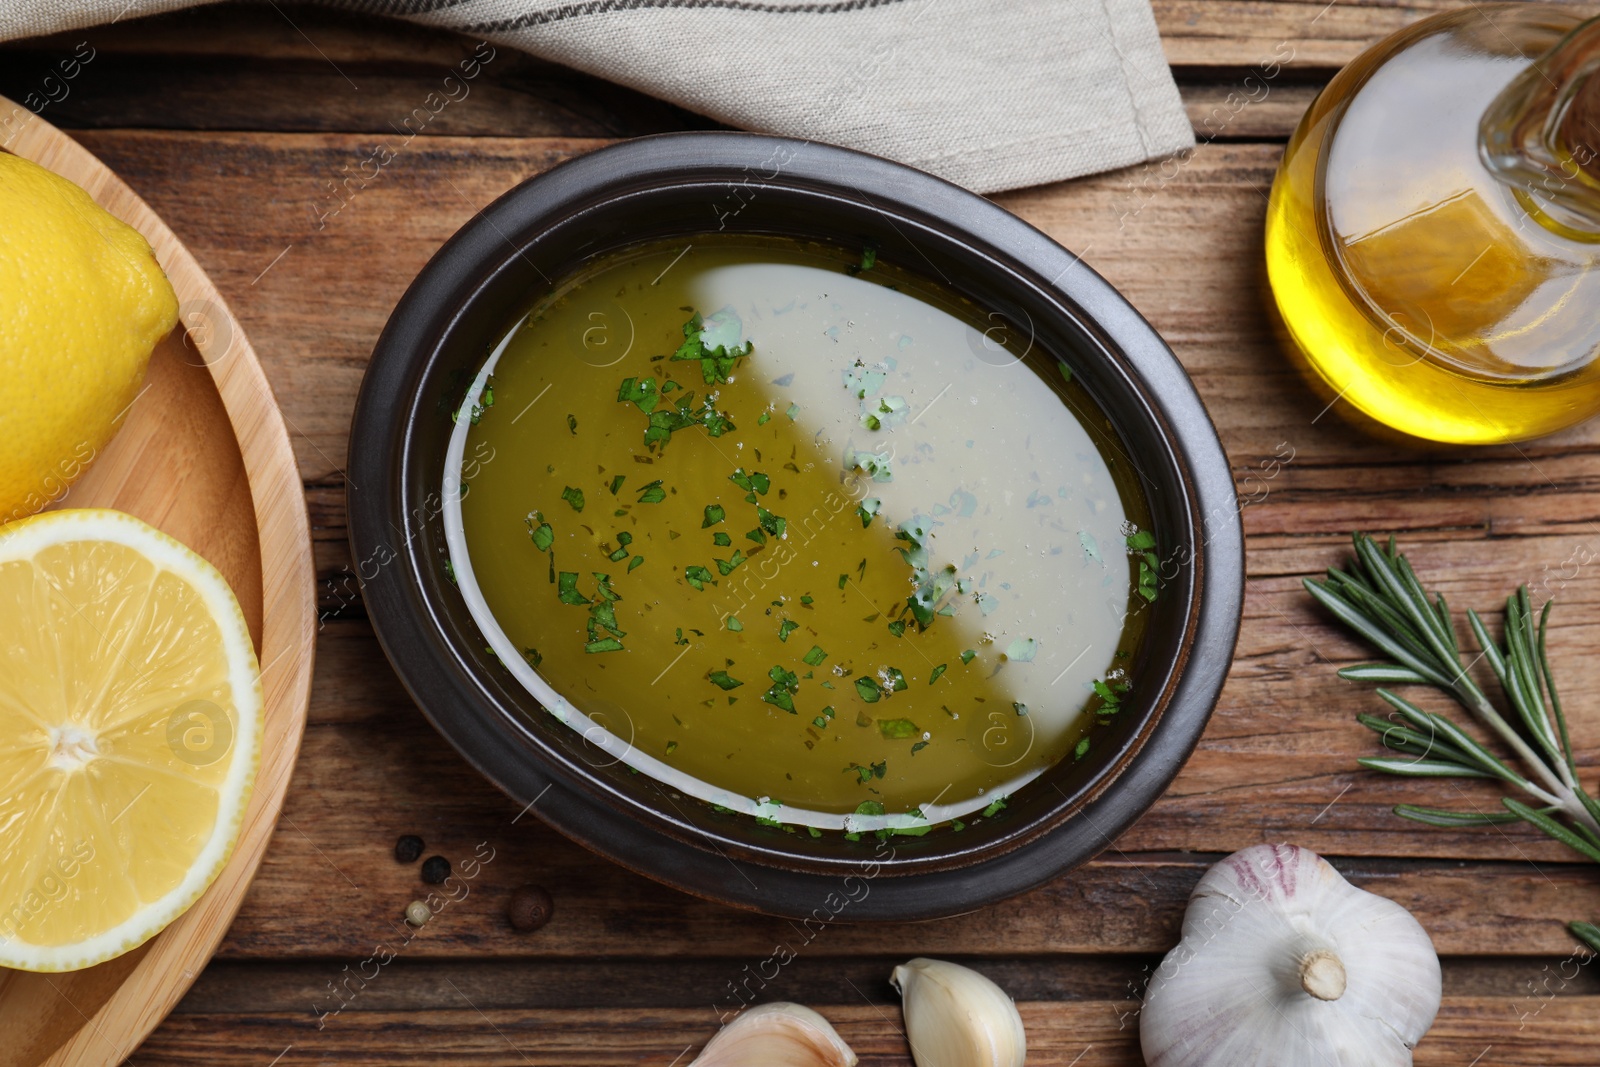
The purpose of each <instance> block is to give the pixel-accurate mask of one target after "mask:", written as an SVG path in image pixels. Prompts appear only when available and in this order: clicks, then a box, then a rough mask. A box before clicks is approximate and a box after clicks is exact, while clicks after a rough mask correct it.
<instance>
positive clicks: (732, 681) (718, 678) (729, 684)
mask: <svg viewBox="0 0 1600 1067" xmlns="http://www.w3.org/2000/svg"><path fill="white" fill-rule="evenodd" d="M706 680H707V681H709V682H710V683H711V684H712V685H714V686H716V687H717V688H718V689H721V690H723V691H727V690H729V689H737V688H739V687H740V686H741V685H743V684H744V683H743V682H741V681H739V679H737V678H733V677H730V676H729V675H728V672H727V671H712V672H711V673H710V674H708V675H706Z"/></svg>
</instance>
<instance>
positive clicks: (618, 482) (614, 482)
mask: <svg viewBox="0 0 1600 1067" xmlns="http://www.w3.org/2000/svg"><path fill="white" fill-rule="evenodd" d="M627 477H628V476H627V475H626V474H619V475H617V476H616V477H615V478H613V479H611V495H612V496H616V495H617V490H618V489H621V488H622V483H623V481H624V479H626V478H627Z"/></svg>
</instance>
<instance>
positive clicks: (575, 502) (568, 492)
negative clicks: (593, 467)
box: [561, 485, 583, 511]
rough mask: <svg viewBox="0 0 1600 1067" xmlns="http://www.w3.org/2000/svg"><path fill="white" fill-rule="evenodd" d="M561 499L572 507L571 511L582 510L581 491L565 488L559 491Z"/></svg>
mask: <svg viewBox="0 0 1600 1067" xmlns="http://www.w3.org/2000/svg"><path fill="white" fill-rule="evenodd" d="M561 499H562V500H565V501H566V502H567V503H569V504H571V505H572V510H573V511H582V510H583V490H582V489H577V488H574V487H573V486H570V485H569V486H567V487H566V488H565V489H563V490H561Z"/></svg>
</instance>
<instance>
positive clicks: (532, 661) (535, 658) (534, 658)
mask: <svg viewBox="0 0 1600 1067" xmlns="http://www.w3.org/2000/svg"><path fill="white" fill-rule="evenodd" d="M522 658H523V659H525V660H527V661H528V666H530V667H532V668H533V669H535V670H538V669H539V664H541V663H543V662H544V656H542V655H540V653H539V650H538V649H537V648H525V649H523V650H522Z"/></svg>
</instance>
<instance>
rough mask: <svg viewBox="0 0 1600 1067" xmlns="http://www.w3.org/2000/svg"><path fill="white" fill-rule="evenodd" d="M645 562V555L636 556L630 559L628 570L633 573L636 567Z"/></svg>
mask: <svg viewBox="0 0 1600 1067" xmlns="http://www.w3.org/2000/svg"><path fill="white" fill-rule="evenodd" d="M643 562H644V557H643V556H634V557H633V558H632V559H631V560H629V561H628V571H629V573H632V571H633V569H634V568H635V567H637V566H639V565H640V564H641V563H643Z"/></svg>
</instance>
